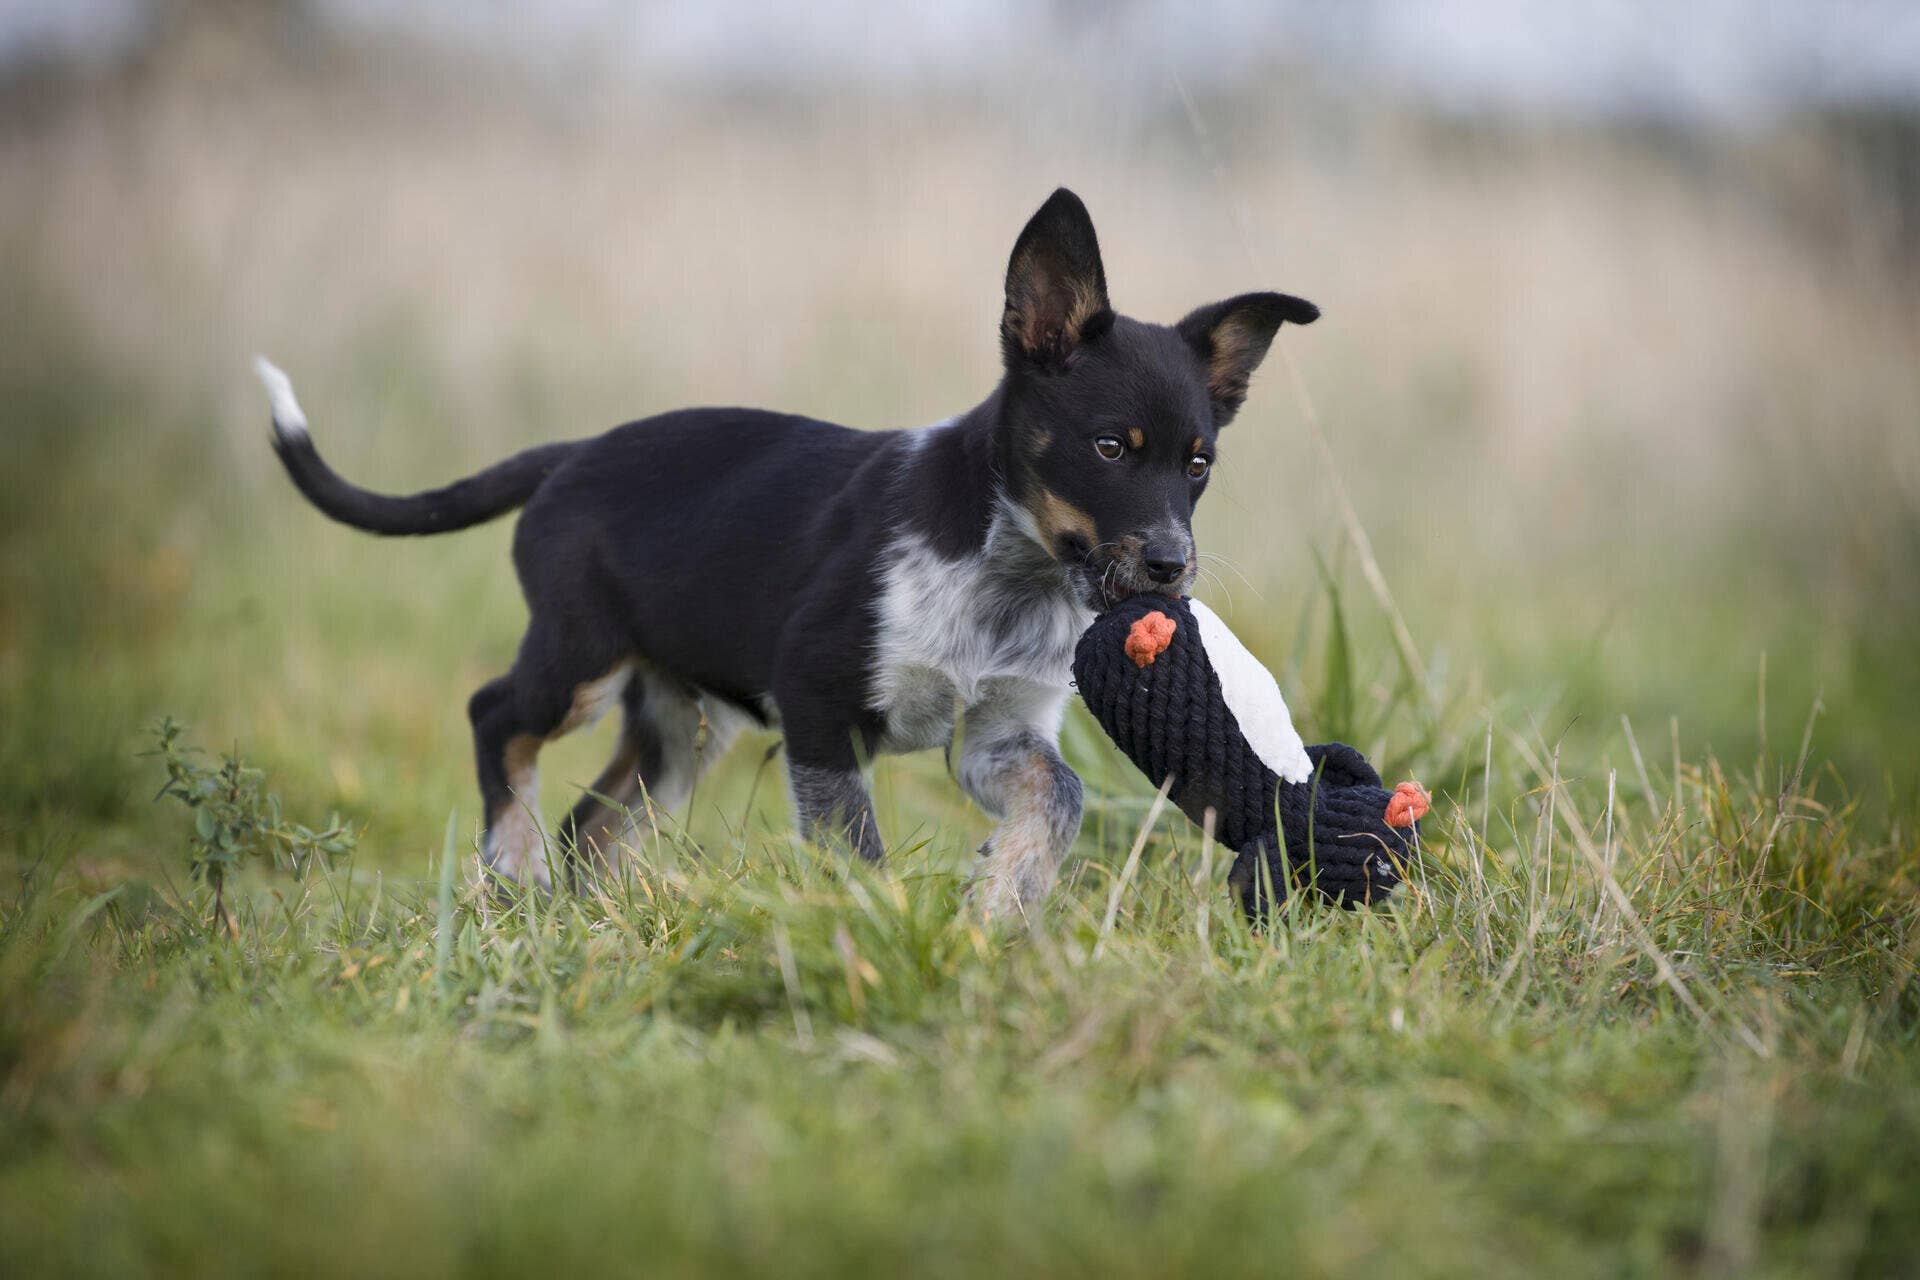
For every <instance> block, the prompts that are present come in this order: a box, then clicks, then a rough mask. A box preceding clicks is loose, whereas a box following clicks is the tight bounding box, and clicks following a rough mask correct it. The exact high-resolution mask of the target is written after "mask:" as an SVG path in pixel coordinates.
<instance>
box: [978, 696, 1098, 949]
mask: <svg viewBox="0 0 1920 1280" xmlns="http://www.w3.org/2000/svg"><path fill="white" fill-rule="evenodd" d="M1064 699H1065V694H1064V693H1056V692H1055V691H1053V690H1043V689H1035V688H1031V687H1027V688H1015V689H1007V690H1003V691H1001V692H1000V693H999V694H998V695H997V696H992V697H989V698H987V699H985V700H983V701H982V702H981V703H980V704H979V705H977V706H975V707H974V708H972V709H970V710H969V711H968V712H967V736H966V745H965V746H964V748H963V749H962V751H961V756H960V766H959V775H960V785H961V787H963V788H964V789H965V790H966V792H967V794H968V795H970V796H972V797H973V799H974V801H975V803H977V804H978V805H979V806H980V807H981V808H982V809H985V810H986V811H987V812H988V813H989V814H991V815H992V816H994V817H996V818H999V819H1000V820H1001V821H1000V825H999V827H998V828H996V829H995V831H994V833H993V835H992V836H991V837H989V838H988V840H987V843H986V845H985V846H984V847H983V848H982V849H981V853H982V855H984V858H985V861H984V864H983V865H982V867H981V872H980V879H979V881H978V882H977V883H976V884H975V886H974V890H973V896H974V899H975V901H976V902H978V903H979V904H980V907H981V909H982V910H983V911H985V912H986V914H987V915H989V916H1015V915H1024V914H1026V913H1027V912H1029V911H1032V910H1035V909H1037V908H1038V907H1039V905H1040V903H1041V902H1042V901H1043V900H1044V899H1045V898H1046V896H1047V891H1048V890H1049V889H1051V888H1053V882H1054V878H1055V877H1056V876H1058V875H1059V873H1060V864H1061V862H1063V861H1064V860H1065V859H1066V856H1067V851H1068V850H1070V849H1071V848H1072V847H1073V841H1074V838H1075V837H1076V836H1078V835H1079V834H1080V805H1081V787H1080V778H1079V775H1078V774H1076V773H1074V771H1073V770H1072V769H1069V768H1068V767H1067V762H1066V761H1065V760H1063V759H1062V758H1061V756H1060V749H1059V748H1058V747H1056V746H1055V745H1054V739H1055V738H1056V737H1057V736H1058V734H1059V729H1060V709H1061V705H1062V703H1063V702H1064Z"/></svg>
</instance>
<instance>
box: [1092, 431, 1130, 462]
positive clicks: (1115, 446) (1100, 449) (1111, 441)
mask: <svg viewBox="0 0 1920 1280" xmlns="http://www.w3.org/2000/svg"><path fill="white" fill-rule="evenodd" d="M1093 448H1094V451H1095V452H1096V453H1098V454H1099V455H1100V456H1101V457H1103V458H1105V459H1106V460H1107V461H1108V462H1118V461H1119V460H1120V455H1121V454H1123V453H1125V452H1126V451H1127V446H1126V445H1124V444H1121V443H1120V437H1119V436H1101V437H1100V438H1099V439H1098V440H1095V441H1094V442H1093Z"/></svg>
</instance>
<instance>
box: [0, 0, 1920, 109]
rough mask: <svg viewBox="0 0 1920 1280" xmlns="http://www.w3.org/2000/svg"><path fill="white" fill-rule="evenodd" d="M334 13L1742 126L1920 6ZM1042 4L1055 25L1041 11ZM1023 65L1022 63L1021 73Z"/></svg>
mask: <svg viewBox="0 0 1920 1280" xmlns="http://www.w3.org/2000/svg"><path fill="white" fill-rule="evenodd" d="M155 2H156V0H0V64H5V63H8V62H17V61H19V60H20V59H22V58H23V57H29V56H34V55H39V54H44V53H46V52H48V51H63V52H72V53H78V54H81V55H83V56H84V55H87V54H103V53H111V52H112V51H113V50H114V49H116V48H118V47H121V46H123V45H124V44H125V43H126V42H127V41H129V40H133V39H137V38H138V34H139V32H140V31H141V30H142V28H143V26H144V24H145V22H146V20H147V18H148V17H149V15H150V14H151V13H152V11H153V9H154V7H155ZM312 4H313V7H314V9H315V10H316V11H317V12H318V13H320V14H321V15H323V16H324V17H325V19H326V20H328V21H332V22H337V23H339V24H341V25H343V26H345V27H352V28H358V29H361V30H363V31H366V30H371V31H374V32H378V31H379V30H381V29H391V28H404V29H406V30H408V31H409V32H411V33H412V34H414V35H424V36H427V37H429V38H433V39H441V40H447V41H452V42H459V43H465V44H471V45H475V46H478V47H481V48H484V49H488V50H492V51H495V52H498V53H500V54H502V55H503V56H507V57H512V58H519V59H524V60H531V61H533V62H535V63H537V64H541V65H547V66H552V67H556V68H574V67H578V66H580V65H582V64H587V63H590V64H592V65H593V66H595V67H597V68H600V69H603V70H612V71H617V72H628V71H630V72H654V73H664V74H671V75H675V76H679V77H689V78H691V77H717V78H722V79H726V80H730V81H736V82H737V81H742V80H748V81H773V82H796V81H797V82H802V83H804V82H807V81H820V80H833V81H842V80H845V79H847V78H852V79H855V80H864V81H873V82H880V83H888V84H906V85H911V84H912V83H915V82H916V81H921V80H931V81H936V82H942V83H949V84H950V83H954V82H965V81H967V80H969V79H974V78H978V77H980V76H982V75H989V76H990V75H993V74H995V73H997V72H1004V71H1006V70H1007V69H1008V58H1009V56H1010V55H1009V54H1008V52H1007V51H1008V50H1009V49H1021V50H1025V51H1026V56H1027V57H1028V58H1029V59H1030V60H1031V59H1032V58H1033V57H1035V51H1036V50H1037V51H1041V52H1044V53H1048V54H1056V55H1057V56H1058V57H1059V58H1061V59H1062V60H1066V61H1069V62H1070V61H1071V60H1072V59H1074V58H1107V59H1123V60H1124V63H1125V65H1127V66H1129V67H1135V66H1137V67H1138V68H1140V70H1141V71H1142V72H1143V73H1148V74H1157V75H1159V76H1160V77H1161V78H1163V79H1164V78H1166V73H1168V72H1177V73H1178V74H1179V75H1180V76H1181V77H1182V78H1184V79H1186V80H1188V81H1189V82H1194V81H1200V82H1204V81H1207V80H1210V79H1222V78H1224V79H1229V80H1230V79H1232V78H1233V77H1234V76H1235V75H1236V74H1238V73H1240V72H1242V71H1244V70H1246V69H1248V68H1251V67H1255V66H1260V67H1267V66H1271V65H1272V64H1273V63H1274V62H1275V61H1276V60H1292V61H1295V62H1297V63H1300V64H1304V65H1310V66H1312V67H1314V68H1316V69H1320V70H1322V71H1324V72H1326V73H1328V74H1330V75H1333V76H1337V77H1351V76H1360V77H1368V78H1372V79H1376V80H1379V81H1381V82H1383V83H1391V84H1395V85H1398V86H1400V87H1403V88H1406V89H1411V90H1413V91H1416V92H1418V93H1421V94H1425V95H1428V96H1431V97H1433V98H1436V99H1438V100H1440V101H1442V102H1445V103H1449V104H1452V105H1456V106H1469V107H1471V106H1493V107H1527V108H1543V109H1553V110H1570V111H1578V112H1600V113H1614V112H1636V113H1652V114H1660V115H1671V116H1681V117H1688V116H1693V117H1719V118H1728V117H1731V118H1738V117H1741V116H1751V115H1753V114H1755V113H1763V112H1765V111H1767V110H1769V109H1774V108H1778V107H1781V106H1784V105H1791V104H1794V103H1798V102H1804V101H1808V100H1820V101H1833V100H1839V101H1855V100H1863V99H1889V98H1891V99H1898V100H1902V101H1906V102H1916V101H1920V0H1747V2H1744V3H1742V2H1739V0H1681V2H1675V0H1664V2H1662V0H1557V2H1552V3H1539V2H1530V0H1424V2H1421V3H1407V2H1402V0H1346V2H1345V3H1338V4H1335V3H1316V2H1312V0H1213V2H1211V3H1208V2H1203V0H1111V2H1109V3H1102V2H1100V0H1055V3H1053V4H1052V5H1051V6H1041V5H1036V4H1034V3H1031V2H1030V0H1029V2H1025V3H1023V2H1021V0H974V2H972V3H943V4H927V3H906V2H898V3H891V4H885V3H883V4H869V3H851V2H850V0H806V2H805V3H793V2H791V0H658V2H655V3H644V2H641V3H636V2H635V0H541V3H537V4H529V3H519V2H517V0H512V2H510V0H312ZM1041 12H1044V13H1045V14H1046V16H1044V17H1035V16H1034V15H1035V14H1036V13H1041ZM1029 65H1030V64H1029Z"/></svg>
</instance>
